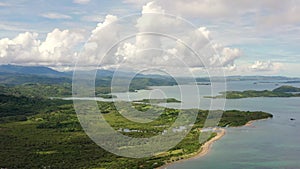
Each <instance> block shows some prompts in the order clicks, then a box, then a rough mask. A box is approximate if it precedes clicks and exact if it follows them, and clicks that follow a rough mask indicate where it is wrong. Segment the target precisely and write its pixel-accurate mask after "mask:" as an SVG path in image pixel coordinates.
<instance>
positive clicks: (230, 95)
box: [206, 86, 300, 99]
mask: <svg viewBox="0 0 300 169" xmlns="http://www.w3.org/2000/svg"><path fill="white" fill-rule="evenodd" d="M299 92H300V88H297V87H293V86H281V87H278V88H276V89H274V90H272V91H270V90H262V91H256V90H246V91H227V92H221V93H220V95H218V96H213V97H211V96H206V98H214V99H221V98H226V99H241V98H252V97H300V93H299Z"/></svg>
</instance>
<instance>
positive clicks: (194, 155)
mask: <svg viewBox="0 0 300 169" xmlns="http://www.w3.org/2000/svg"><path fill="white" fill-rule="evenodd" d="M268 119H270V118H266V119H258V120H251V121H248V122H247V123H246V124H245V125H243V126H238V127H254V126H253V123H254V122H257V121H263V120H268ZM217 130H219V131H220V132H217V135H216V136H215V137H213V138H212V139H210V140H209V141H207V142H205V143H204V144H203V145H202V146H201V147H200V149H199V150H197V151H196V152H194V153H192V154H188V155H185V156H182V157H178V158H182V159H179V160H177V161H174V162H167V163H166V164H164V165H163V166H161V167H158V168H156V169H167V168H168V167H169V166H171V165H173V164H176V163H181V162H184V161H188V160H193V159H197V158H201V157H203V156H205V155H207V154H208V153H209V152H210V150H211V147H212V145H213V143H214V142H216V141H218V140H220V139H221V138H222V137H223V136H225V134H226V129H225V128H217Z"/></svg>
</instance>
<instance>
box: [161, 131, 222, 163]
mask: <svg viewBox="0 0 300 169" xmlns="http://www.w3.org/2000/svg"><path fill="white" fill-rule="evenodd" d="M216 131H217V135H216V136H215V137H214V138H212V139H210V140H209V141H207V142H206V143H204V144H203V145H202V146H201V148H200V149H199V150H198V151H197V152H195V153H192V154H189V155H185V156H182V157H180V159H179V160H177V161H174V162H170V163H167V164H165V165H163V166H161V167H159V168H157V169H167V168H168V166H170V165H173V164H174V163H180V162H183V161H186V160H191V159H197V158H200V157H203V156H205V155H206V154H208V153H209V151H210V149H211V146H212V144H213V143H214V142H216V141H217V140H219V139H221V138H222V137H223V136H224V135H225V134H226V130H225V129H223V128H218V129H217V130H216Z"/></svg>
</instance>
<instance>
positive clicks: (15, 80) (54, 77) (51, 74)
mask: <svg viewBox="0 0 300 169" xmlns="http://www.w3.org/2000/svg"><path fill="white" fill-rule="evenodd" d="M90 72H91V71H78V73H80V74H83V75H84V74H89V73H90ZM114 74H115V72H114V71H113V70H103V69H99V70H98V71H97V78H98V79H103V78H104V77H105V78H110V79H111V78H112V76H114ZM117 74H118V76H120V77H124V78H126V77H133V76H134V77H135V78H146V79H155V81H159V80H160V79H161V80H162V81H164V80H167V81H168V82H170V81H174V79H172V77H170V76H165V75H157V74H136V73H134V72H126V71H118V73H117ZM72 76H73V72H60V71H56V70H54V69H51V68H49V67H44V66H17V65H0V84H13V85H15V84H23V83H48V84H52V83H53V84H55V83H71V82H72ZM179 79H180V81H181V82H179V83H182V82H183V83H190V82H193V79H192V78H189V77H186V78H183V77H182V78H179ZM220 79H221V80H222V79H223V78H219V77H212V78H208V77H203V78H197V79H196V81H197V82H210V81H211V80H213V81H218V80H220ZM177 80H178V79H177ZM226 80H227V81H258V82H269V81H274V80H279V81H286V82H285V83H289V82H299V81H300V78H289V77H284V76H228V77H226ZM172 84H173V83H172Z"/></svg>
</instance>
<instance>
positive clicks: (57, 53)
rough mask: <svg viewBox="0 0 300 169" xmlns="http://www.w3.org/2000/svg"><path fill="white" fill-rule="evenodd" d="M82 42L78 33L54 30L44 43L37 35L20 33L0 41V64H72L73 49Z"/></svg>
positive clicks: (74, 54)
mask: <svg viewBox="0 0 300 169" xmlns="http://www.w3.org/2000/svg"><path fill="white" fill-rule="evenodd" d="M82 40H83V36H82V35H81V34H80V33H76V32H72V31H69V30H63V31H61V30H59V29H54V30H53V31H52V32H50V33H48V35H47V37H46V39H45V40H44V41H41V40H39V37H38V34H37V33H30V32H25V33H21V34H19V35H18V36H16V37H15V38H13V39H8V38H4V39H1V40H0V62H1V63H11V64H23V65H62V64H68V65H70V64H74V57H75V56H76V53H75V52H74V48H75V47H76V45H78V43H79V42H81V41H82Z"/></svg>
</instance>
